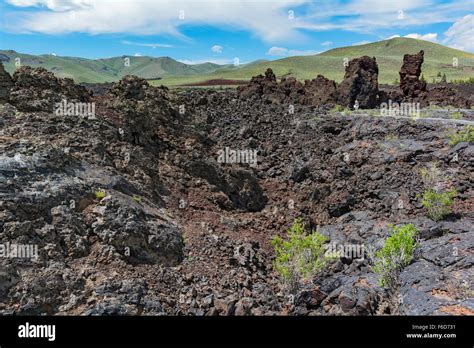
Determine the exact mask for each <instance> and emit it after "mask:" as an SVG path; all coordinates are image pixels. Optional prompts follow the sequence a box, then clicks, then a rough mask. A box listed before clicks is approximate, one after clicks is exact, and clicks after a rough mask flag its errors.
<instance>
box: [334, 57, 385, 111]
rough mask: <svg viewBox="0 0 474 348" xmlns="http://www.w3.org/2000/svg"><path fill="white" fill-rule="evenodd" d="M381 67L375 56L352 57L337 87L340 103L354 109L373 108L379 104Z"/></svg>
mask: <svg viewBox="0 0 474 348" xmlns="http://www.w3.org/2000/svg"><path fill="white" fill-rule="evenodd" d="M378 74H379V68H378V66H377V62H376V60H375V57H374V58H370V57H368V56H363V57H360V58H356V59H352V60H351V61H350V62H349V64H348V65H347V67H346V72H345V74H344V79H343V80H342V82H341V84H340V85H339V86H338V88H337V92H338V95H339V103H340V104H342V105H344V106H346V107H348V108H350V109H354V105H356V104H357V105H358V108H361V109H371V108H375V107H377V106H379V105H378V101H377V95H378V92H379V87H378ZM356 108H357V107H356Z"/></svg>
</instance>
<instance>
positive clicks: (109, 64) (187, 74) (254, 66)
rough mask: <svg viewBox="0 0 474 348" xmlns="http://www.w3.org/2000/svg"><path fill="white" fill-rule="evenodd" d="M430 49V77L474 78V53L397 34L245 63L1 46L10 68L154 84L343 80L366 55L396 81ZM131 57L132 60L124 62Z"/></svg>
mask: <svg viewBox="0 0 474 348" xmlns="http://www.w3.org/2000/svg"><path fill="white" fill-rule="evenodd" d="M421 49H422V50H424V51H425V62H424V64H423V75H424V77H425V79H426V80H427V81H428V82H431V81H432V79H433V78H435V77H436V75H437V74H438V72H439V73H441V74H446V77H447V80H448V81H450V80H454V79H455V80H459V79H468V78H470V77H474V54H472V53H468V52H463V51H459V50H455V49H452V48H449V47H445V46H443V45H440V44H436V43H432V42H429V41H422V40H416V39H409V38H394V39H390V40H384V41H379V42H374V43H369V44H366V45H359V46H349V47H340V48H335V49H332V50H329V51H326V52H324V53H321V54H318V55H313V56H303V57H289V58H283V59H279V60H274V61H267V60H257V61H254V62H251V63H248V64H242V65H240V66H234V65H232V64H229V65H217V64H213V63H203V64H197V65H190V64H185V63H181V62H178V61H176V60H174V59H172V58H169V57H160V58H154V57H132V56H122V57H114V58H108V59H96V60H92V59H84V58H74V57H59V56H54V55H40V56H34V55H29V54H21V53H17V52H15V51H1V50H0V60H2V61H3V63H4V65H5V68H6V70H7V71H8V72H10V73H13V72H14V70H15V58H20V59H21V64H22V65H31V66H34V67H36V66H43V67H45V68H46V69H48V70H50V71H52V72H54V73H55V74H56V75H57V76H60V77H71V78H74V80H75V81H76V82H110V81H117V80H119V79H120V78H122V77H123V76H125V75H127V74H134V75H138V76H140V77H143V78H146V79H149V80H153V81H152V83H153V84H164V85H168V86H178V85H186V84H189V83H196V82H202V81H206V80H215V79H231V80H249V79H250V78H251V77H252V76H255V75H258V74H261V73H263V72H264V71H265V70H266V69H267V68H272V69H273V71H274V72H275V74H276V75H277V76H278V77H283V76H294V77H296V78H297V79H300V80H305V79H312V78H314V77H316V76H317V75H318V74H322V75H324V76H326V77H327V78H330V79H333V80H336V81H341V80H342V78H343V76H344V59H345V58H347V59H348V60H350V59H352V58H356V57H360V56H363V55H368V56H371V57H372V56H373V57H376V58H377V63H378V65H379V82H380V83H393V82H394V81H395V80H398V78H399V75H398V72H399V71H400V67H401V65H402V60H403V55H404V54H406V53H416V52H418V51H419V50H421ZM453 58H456V59H457V62H458V67H454V66H453ZM128 60H129V63H130V64H125V62H127V61H128Z"/></svg>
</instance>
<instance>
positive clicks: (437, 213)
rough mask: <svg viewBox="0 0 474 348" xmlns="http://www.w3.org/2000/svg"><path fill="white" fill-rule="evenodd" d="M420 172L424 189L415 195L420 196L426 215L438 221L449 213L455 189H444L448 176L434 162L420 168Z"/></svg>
mask: <svg viewBox="0 0 474 348" xmlns="http://www.w3.org/2000/svg"><path fill="white" fill-rule="evenodd" d="M420 174H421V179H422V181H423V186H424V188H425V191H424V192H423V194H422V195H417V197H418V198H420V197H421V204H422V205H423V207H424V208H426V210H427V211H428V216H429V217H430V218H431V219H433V220H435V221H439V220H441V219H443V218H444V217H445V216H446V215H449V214H450V213H451V206H452V205H453V199H454V197H456V190H455V189H451V190H449V191H448V190H447V189H446V187H447V186H448V184H447V182H448V178H447V177H446V176H445V175H444V174H443V172H442V171H441V169H440V168H439V166H438V163H436V162H433V163H431V164H430V165H429V166H428V167H426V168H422V169H420Z"/></svg>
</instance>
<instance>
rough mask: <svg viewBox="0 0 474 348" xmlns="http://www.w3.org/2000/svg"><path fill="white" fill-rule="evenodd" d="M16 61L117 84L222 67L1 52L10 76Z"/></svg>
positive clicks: (145, 59) (78, 79) (158, 60)
mask: <svg viewBox="0 0 474 348" xmlns="http://www.w3.org/2000/svg"><path fill="white" fill-rule="evenodd" d="M17 58H20V63H21V64H22V65H30V66H33V67H38V66H42V67H44V68H46V69H48V70H50V71H52V72H53V73H55V74H56V75H57V76H60V77H70V78H73V79H74V80H75V81H76V82H110V81H117V80H119V79H120V78H122V77H123V76H125V75H128V74H133V75H137V76H140V77H143V78H146V79H157V78H163V77H166V76H192V75H202V74H208V73H211V72H214V71H216V70H217V69H221V68H223V66H222V65H218V64H213V63H203V64H196V65H190V64H184V63H181V62H178V61H176V60H174V59H172V58H170V57H160V58H153V57H133V56H122V57H113V58H107V59H85V58H75V57H60V56H55V55H49V54H45V55H39V56H34V55H30V54H23V53H17V52H15V51H11V50H9V51H4V50H0V60H1V61H2V62H3V64H4V65H5V69H6V70H7V71H8V72H10V73H13V72H14V71H15V68H16V67H15V61H16V59H17Z"/></svg>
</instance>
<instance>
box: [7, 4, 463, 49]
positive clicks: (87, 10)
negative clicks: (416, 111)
mask: <svg viewBox="0 0 474 348" xmlns="http://www.w3.org/2000/svg"><path fill="white" fill-rule="evenodd" d="M5 1H7V2H8V3H9V4H11V5H13V6H16V7H17V9H14V10H11V9H8V13H5V18H13V20H11V21H4V22H5V24H3V26H4V27H5V28H6V30H8V31H11V32H22V33H28V32H39V33H47V34H64V33H71V32H81V33H89V34H94V35H95V34H111V33H126V34H136V35H168V36H173V37H177V38H180V39H182V40H185V39H187V37H186V36H185V35H184V34H183V33H182V32H181V30H182V29H183V27H185V26H187V27H189V26H195V25H202V24H203V23H205V24H206V25H209V26H218V27H219V28H221V29H232V30H245V31H248V32H250V33H252V34H253V35H254V36H255V37H258V38H261V39H262V40H264V41H266V42H269V43H271V44H274V45H284V44H289V43H291V44H294V43H296V42H297V41H298V40H301V39H304V38H306V34H305V32H306V31H328V30H345V31H351V32H359V33H364V34H378V33H380V30H382V29H388V28H413V27H417V26H427V25H430V24H436V23H449V22H455V21H456V20H458V19H459V18H461V17H462V16H465V15H466V13H472V0H451V1H449V2H447V1H437V0H384V1H380V0H318V1H314V0H278V1H271V0H258V1H255V0H231V1H225V2H224V1H222V0H205V1H195V0H114V1H113V3H112V1H108V0H5ZM28 7H30V8H28ZM290 10H293V11H294V13H295V16H294V18H292V19H290V17H289V15H288V11H290ZM179 11H183V12H182V13H183V14H184V18H183V19H180V18H179ZM399 11H403V16H402V18H399ZM2 15H3V13H2ZM471 16H472V15H471ZM466 21H468V20H466ZM471 21H472V20H471ZM461 24H462V23H461ZM461 24H459V25H458V26H460V25H461ZM466 25H468V23H466ZM453 27H454V25H453ZM471 28H472V25H471ZM412 30H413V32H414V33H416V29H412ZM456 30H458V29H456V28H454V29H452V30H451V31H450V33H452V32H455V31H456ZM410 31H411V30H410ZM430 34H432V33H430ZM425 35H429V34H425ZM446 36H447V37H448V39H449V41H450V42H452V43H451V44H452V45H460V44H463V45H464V46H466V43H463V42H462V40H459V41H458V40H456V39H455V38H454V37H459V36H460V34H459V33H457V34H446ZM425 39H429V40H433V38H425ZM468 41H471V42H472V40H468ZM467 45H469V43H467ZM323 46H324V45H323ZM155 47H160V46H155Z"/></svg>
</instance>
